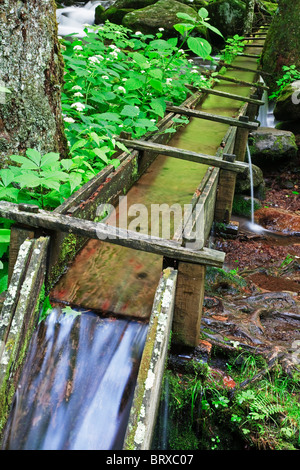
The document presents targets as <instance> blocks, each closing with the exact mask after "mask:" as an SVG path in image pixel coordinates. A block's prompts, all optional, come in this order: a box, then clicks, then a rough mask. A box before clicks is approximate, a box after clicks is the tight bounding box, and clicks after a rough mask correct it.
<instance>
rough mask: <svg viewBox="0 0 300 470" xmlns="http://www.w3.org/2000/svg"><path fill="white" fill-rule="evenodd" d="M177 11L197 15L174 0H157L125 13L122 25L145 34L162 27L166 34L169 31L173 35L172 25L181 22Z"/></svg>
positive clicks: (191, 9)
mask: <svg viewBox="0 0 300 470" xmlns="http://www.w3.org/2000/svg"><path fill="white" fill-rule="evenodd" d="M177 13H187V14H189V15H190V16H192V17H195V18H196V17H197V13H196V11H195V10H194V9H193V8H192V7H190V6H188V5H185V4H184V3H180V2H178V1H176V0H159V1H158V2H156V3H155V4H153V5H150V6H147V7H145V8H142V9H139V10H134V11H131V12H130V13H127V14H126V15H125V16H124V18H123V25H124V26H126V27H128V28H130V29H132V30H134V31H142V32H143V33H145V34H148V33H153V32H156V31H157V30H158V28H160V27H163V28H164V29H165V33H166V35H168V34H170V33H171V34H172V35H175V30H174V28H173V26H174V25H175V24H176V23H180V22H181V20H180V19H179V18H178V16H177Z"/></svg>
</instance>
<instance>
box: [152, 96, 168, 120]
mask: <svg viewBox="0 0 300 470" xmlns="http://www.w3.org/2000/svg"><path fill="white" fill-rule="evenodd" d="M150 106H151V108H152V109H153V111H154V112H155V114H158V116H160V117H163V116H164V113H165V110H166V103H165V101H164V100H163V99H159V98H157V99H154V100H152V101H151V103H150Z"/></svg>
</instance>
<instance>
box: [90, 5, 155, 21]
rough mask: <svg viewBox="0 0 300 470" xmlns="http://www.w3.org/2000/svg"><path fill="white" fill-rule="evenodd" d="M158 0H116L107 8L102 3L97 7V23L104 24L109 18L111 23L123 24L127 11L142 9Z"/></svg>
mask: <svg viewBox="0 0 300 470" xmlns="http://www.w3.org/2000/svg"><path fill="white" fill-rule="evenodd" d="M156 2H157V0H116V1H115V2H114V4H113V5H111V6H110V7H109V8H107V9H105V8H104V7H103V6H102V5H98V6H97V7H96V9H95V23H96V24H102V23H105V21H106V20H108V21H110V22H111V23H115V24H122V21H123V18H124V16H125V15H126V14H127V13H130V12H131V11H134V10H140V9H141V8H145V7H147V6H149V5H153V4H154V3H156Z"/></svg>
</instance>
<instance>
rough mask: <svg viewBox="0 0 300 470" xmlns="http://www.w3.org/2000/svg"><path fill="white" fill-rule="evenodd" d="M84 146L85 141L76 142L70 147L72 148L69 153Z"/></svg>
mask: <svg viewBox="0 0 300 470" xmlns="http://www.w3.org/2000/svg"><path fill="white" fill-rule="evenodd" d="M85 145H86V140H85V139H80V140H77V142H75V144H74V145H72V147H71V149H70V152H71V153H72V152H74V151H75V150H77V149H79V148H82V147H84V146H85Z"/></svg>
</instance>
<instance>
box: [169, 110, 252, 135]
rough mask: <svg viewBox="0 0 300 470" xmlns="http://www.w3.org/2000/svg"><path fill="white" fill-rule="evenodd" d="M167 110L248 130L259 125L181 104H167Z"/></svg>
mask: <svg viewBox="0 0 300 470" xmlns="http://www.w3.org/2000/svg"><path fill="white" fill-rule="evenodd" d="M167 110H168V111H172V112H174V113H177V114H183V115H185V116H190V117H196V118H199V119H206V120H208V121H214V122H221V123H223V124H228V125H229V126H237V127H244V128H246V129H249V130H254V129H257V128H258V126H259V124H257V123H256V122H241V121H239V120H238V119H235V118H231V117H227V116H220V115H218V114H212V113H206V112H204V111H197V110H195V109H187V108H185V107H183V106H167Z"/></svg>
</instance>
